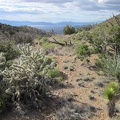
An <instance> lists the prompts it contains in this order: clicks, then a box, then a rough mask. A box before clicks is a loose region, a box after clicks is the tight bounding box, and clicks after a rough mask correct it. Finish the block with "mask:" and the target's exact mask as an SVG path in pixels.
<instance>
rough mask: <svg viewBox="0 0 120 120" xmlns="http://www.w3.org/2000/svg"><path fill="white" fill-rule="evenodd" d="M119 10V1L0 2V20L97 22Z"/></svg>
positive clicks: (45, 0)
mask: <svg viewBox="0 0 120 120" xmlns="http://www.w3.org/2000/svg"><path fill="white" fill-rule="evenodd" d="M119 10H120V0H11V1H10V2H9V1H8V0H0V18H5V19H15V18H16V19H17V20H27V19H30V21H55V22H57V21H70V20H71V21H88V20H89V21H94V20H96V21H97V20H104V19H106V18H108V17H109V16H110V15H111V14H112V13H114V14H118V11H119ZM10 16H11V17H10Z"/></svg>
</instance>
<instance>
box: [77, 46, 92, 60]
mask: <svg viewBox="0 0 120 120" xmlns="http://www.w3.org/2000/svg"><path fill="white" fill-rule="evenodd" d="M75 52H76V54H77V57H78V58H81V57H84V56H88V55H90V50H89V48H88V45H85V44H81V45H77V46H76V48H75Z"/></svg>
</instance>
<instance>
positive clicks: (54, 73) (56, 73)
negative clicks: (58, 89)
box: [48, 69, 59, 78]
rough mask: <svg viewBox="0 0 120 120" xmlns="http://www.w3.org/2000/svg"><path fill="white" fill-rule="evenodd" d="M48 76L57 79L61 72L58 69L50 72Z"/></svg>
mask: <svg viewBox="0 0 120 120" xmlns="http://www.w3.org/2000/svg"><path fill="white" fill-rule="evenodd" d="M48 75H49V76H50V77H51V78H55V77H57V76H58V75H59V72H58V70H56V69H52V70H48Z"/></svg>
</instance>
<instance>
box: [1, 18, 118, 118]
mask: <svg viewBox="0 0 120 120" xmlns="http://www.w3.org/2000/svg"><path fill="white" fill-rule="evenodd" d="M113 19H114V22H111V21H113ZM118 19H119V17H118V16H113V18H112V19H109V20H107V21H106V22H103V23H101V24H97V25H93V26H92V25H89V26H88V27H87V26H83V27H82V28H79V29H77V30H76V29H75V28H74V27H72V26H69V25H67V26H65V27H64V29H63V34H64V35H63V36H64V38H63V39H62V37H61V38H60V39H57V37H56V35H55V33H50V32H49V33H46V32H44V31H42V30H38V29H35V28H32V27H27V26H24V27H22V26H21V27H14V26H10V25H5V24H0V37H1V39H0V43H1V44H0V112H3V111H4V110H5V109H6V108H7V107H8V104H9V105H11V107H12V108H14V109H16V110H17V112H19V113H20V114H22V115H24V114H25V110H29V108H31V107H32V108H33V107H34V108H36V109H42V105H43V104H42V103H44V102H45V101H47V100H48V99H47V98H49V97H51V96H52V95H51V94H52V92H53V91H54V89H55V87H56V88H57V89H60V88H65V89H69V88H72V89H74V86H73V83H74V82H78V83H77V84H76V83H75V85H77V89H78V88H81V87H82V88H86V90H87V88H89V86H87V87H86V83H94V86H95V89H94V90H91V89H90V91H89V92H90V93H88V94H89V96H88V97H87V98H89V100H94V101H96V100H97V99H96V98H95V97H96V96H94V95H95V94H98V92H96V91H95V90H98V89H100V90H102V91H103V92H102V94H100V95H99V96H100V97H103V96H104V98H105V99H107V105H106V106H107V108H108V109H107V111H108V116H109V117H111V118H112V117H113V116H114V115H115V106H116V103H117V102H118V101H119V98H120V21H119V20H118ZM52 32H53V31H52ZM61 36H62V35H61ZM68 36H69V38H68V39H66V40H65V38H66V37H68ZM26 43H29V44H26ZM16 46H18V47H16ZM39 47H40V48H41V49H38V50H36V48H39ZM55 47H56V48H57V52H58V53H59V54H54V51H55ZM43 51H45V52H43ZM71 51H72V52H71ZM51 53H52V54H51ZM71 53H72V54H71ZM53 54H54V55H53ZM49 55H50V56H49ZM52 55H53V57H54V58H55V59H56V60H57V62H56V61H55V60H54V59H53V58H52V57H51V56H52ZM56 56H57V57H56ZM91 56H94V57H95V58H92V57H91ZM64 57H65V58H64ZM63 58H64V59H63ZM66 58H69V60H67V59H66ZM62 60H64V61H62ZM77 61H79V62H80V64H79V65H78V66H76V65H77V64H76V62H77ZM61 63H62V64H61ZM79 66H80V67H81V68H82V67H84V69H85V72H86V70H87V69H89V71H92V72H93V71H94V72H95V73H100V72H102V76H103V77H104V78H105V80H97V82H93V81H94V80H95V79H96V78H94V76H92V77H91V73H85V75H82V74H81V73H79V76H78V78H77V79H76V81H74V77H76V76H74V75H73V73H75V72H78V71H77V70H78V69H77V67H79ZM85 67H87V68H85ZM60 68H61V69H62V70H63V71H62V70H61V69H60ZM81 68H80V69H81ZM76 69H77V70H76ZM59 70H60V71H59ZM81 71H82V69H81ZM83 71H84V70H83ZM65 73H67V75H69V76H66V74H65ZM86 74H87V75H86ZM75 75H77V74H76V73H75ZM98 75H101V74H98ZM95 76H97V74H95ZM67 77H68V78H67ZM69 77H70V80H69V82H63V81H62V80H63V79H65V80H66V79H69ZM71 78H72V79H71ZM98 78H99V77H98ZM100 78H102V77H100ZM106 79H107V80H106ZM61 81H62V82H63V83H65V84H63V83H59V82H61ZM106 81H107V82H106ZM72 82H73V83H72ZM54 85H55V86H54ZM87 85H88V84H87ZM90 85H91V84H90ZM72 89H69V90H72ZM51 91H52V92H51ZM63 91H64V90H63ZM65 91H66V90H65ZM73 91H74V90H73ZM86 93H87V92H86ZM54 94H56V95H55V97H53V96H54V95H53V96H52V97H53V98H52V97H51V98H52V101H53V102H55V103H54V105H55V104H57V105H58V106H57V110H56V109H55V111H57V112H56V113H55V114H56V115H54V116H56V118H57V119H58V120H62V119H64V120H68V119H70V120H73V119H90V118H91V117H92V116H93V115H94V114H95V113H96V112H97V110H102V109H98V108H96V107H94V106H91V105H87V103H84V104H83V105H80V106H77V105H74V102H73V101H74V99H73V97H70V99H68V100H67V102H66V100H63V101H62V102H61V101H57V102H56V101H54V100H55V99H56V98H57V97H58V96H59V94H60V96H62V95H61V93H59V90H58V92H55V93H54ZM79 94H80V95H81V93H79ZM60 96H59V97H60ZM75 96H79V95H78V94H75ZM80 97H81V96H80ZM71 98H72V99H71ZM57 99H59V100H60V98H57ZM49 100H50V99H49ZM71 102H72V103H71ZM65 103H67V105H64V104H65ZM69 103H70V104H69ZM81 104H82V103H81ZM54 105H53V106H54ZM59 107H61V108H59ZM48 108H49V106H48ZM49 109H51V108H49Z"/></svg>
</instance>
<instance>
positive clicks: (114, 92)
mask: <svg viewBox="0 0 120 120" xmlns="http://www.w3.org/2000/svg"><path fill="white" fill-rule="evenodd" d="M118 94H119V86H118V83H117V82H110V83H109V84H108V86H107V87H106V88H105V89H104V98H105V99H107V100H108V104H107V105H108V115H109V116H110V117H112V116H113V115H114V112H115V103H116V101H117V99H118V98H117V97H118Z"/></svg>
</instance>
